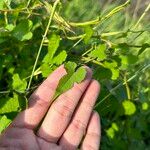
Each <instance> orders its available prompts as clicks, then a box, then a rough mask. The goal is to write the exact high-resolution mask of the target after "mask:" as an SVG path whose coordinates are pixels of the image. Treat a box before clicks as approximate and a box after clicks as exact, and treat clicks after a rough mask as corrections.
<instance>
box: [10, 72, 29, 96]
mask: <svg viewBox="0 0 150 150" xmlns="http://www.w3.org/2000/svg"><path fill="white" fill-rule="evenodd" d="M12 79H13V83H12V87H13V89H14V90H16V91H18V92H21V93H23V92H24V91H25V89H26V86H27V82H26V81H25V80H21V79H20V77H19V75H18V74H14V75H13V77H12Z"/></svg>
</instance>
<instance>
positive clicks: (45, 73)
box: [40, 63, 52, 77]
mask: <svg viewBox="0 0 150 150" xmlns="http://www.w3.org/2000/svg"><path fill="white" fill-rule="evenodd" d="M40 68H41V71H42V76H43V77H48V75H49V74H50V73H51V72H52V69H51V67H50V65H49V64H47V63H44V64H42V65H41V67H40Z"/></svg>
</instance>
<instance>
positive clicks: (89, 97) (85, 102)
mask: <svg viewBox="0 0 150 150" xmlns="http://www.w3.org/2000/svg"><path fill="white" fill-rule="evenodd" d="M99 91H100V85H99V83H98V82H97V81H96V80H92V81H91V83H90V85H89V87H88V89H87V90H86V92H85V94H84V95H83V97H82V100H81V103H80V104H79V106H78V108H77V110H76V112H75V114H74V116H73V119H72V121H71V123H70V125H69V126H68V128H67V129H66V131H65V132H64V134H63V136H62V137H61V139H60V145H62V147H63V148H64V149H66V148H67V149H68V150H69V149H71V150H72V149H76V148H77V147H78V146H79V144H80V142H81V140H82V138H83V135H84V134H85V131H86V128H87V125H88V122H89V119H90V116H91V113H92V110H93V106H94V104H95V102H96V99H97V97H98V95H99Z"/></svg>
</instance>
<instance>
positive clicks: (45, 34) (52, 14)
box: [27, 0, 60, 90]
mask: <svg viewBox="0 0 150 150" xmlns="http://www.w3.org/2000/svg"><path fill="white" fill-rule="evenodd" d="M59 2H60V0H56V1H55V2H54V5H53V10H52V13H51V15H50V18H49V21H48V24H47V27H46V30H45V33H44V35H43V38H42V41H41V44H40V47H39V50H38V53H37V57H36V60H35V63H34V66H33V70H32V73H31V76H30V80H29V83H28V86H27V90H29V89H30V86H31V82H32V79H33V75H34V71H35V69H36V66H37V62H38V60H39V56H40V53H41V50H42V47H43V43H44V40H45V38H46V36H47V33H48V30H49V27H50V25H51V22H52V19H53V16H54V13H55V10H56V7H57V5H58V3H59Z"/></svg>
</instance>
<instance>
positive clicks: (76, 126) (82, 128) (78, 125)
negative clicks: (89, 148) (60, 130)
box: [72, 120, 87, 132]
mask: <svg viewBox="0 0 150 150" xmlns="http://www.w3.org/2000/svg"><path fill="white" fill-rule="evenodd" d="M86 126H87V125H86V124H84V123H83V122H82V121H81V120H73V122H72V127H73V129H75V130H80V131H84V132H85V131H86Z"/></svg>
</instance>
